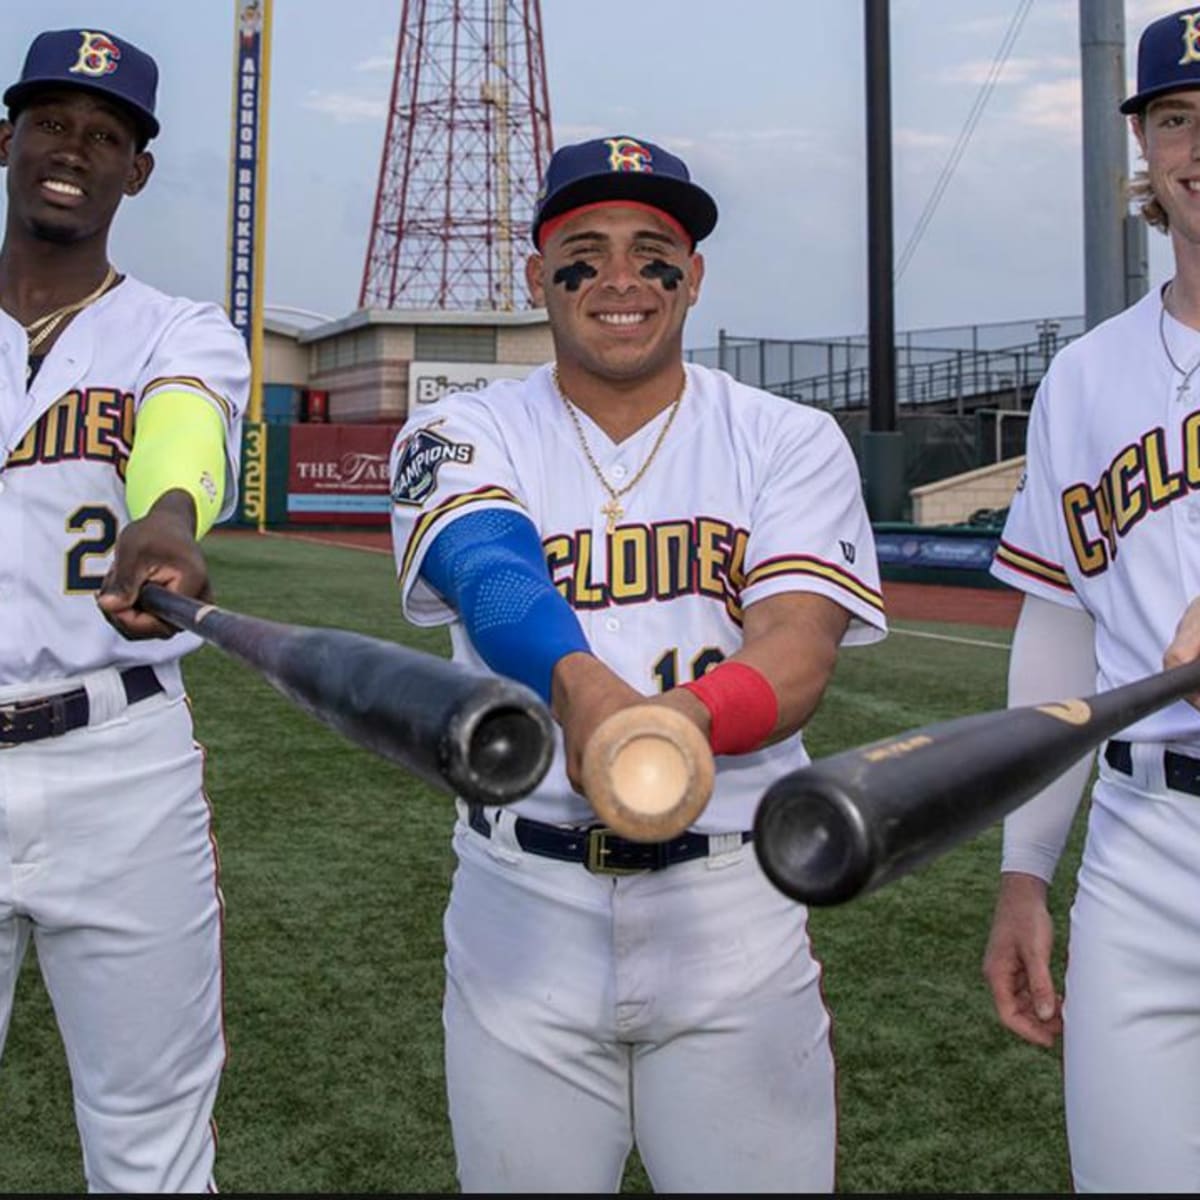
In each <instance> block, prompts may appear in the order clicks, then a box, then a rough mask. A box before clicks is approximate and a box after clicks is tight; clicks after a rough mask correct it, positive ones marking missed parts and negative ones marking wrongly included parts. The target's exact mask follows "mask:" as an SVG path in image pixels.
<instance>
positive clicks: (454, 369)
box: [408, 362, 536, 412]
mask: <svg viewBox="0 0 1200 1200" xmlns="http://www.w3.org/2000/svg"><path fill="white" fill-rule="evenodd" d="M534 370H536V365H535V364H533V363H464V362H412V363H409V364H408V411H409V412H414V411H415V410H416V409H417V408H419V407H420V406H421V405H423V404H436V403H437V401H439V400H440V399H441V398H442V397H443V396H444V395H446V393H447V392H477V391H478V390H479V389H480V388H484V387H487V385H488V384H489V383H492V382H494V381H495V380H497V379H524V378H525V376H526V375H528V374H529V373H530V372H531V371H534Z"/></svg>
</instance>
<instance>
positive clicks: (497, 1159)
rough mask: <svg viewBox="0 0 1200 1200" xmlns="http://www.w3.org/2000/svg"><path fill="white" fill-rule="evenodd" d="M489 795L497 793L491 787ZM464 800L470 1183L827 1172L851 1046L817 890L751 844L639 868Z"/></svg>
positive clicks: (730, 1184)
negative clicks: (839, 1021)
mask: <svg viewBox="0 0 1200 1200" xmlns="http://www.w3.org/2000/svg"><path fill="white" fill-rule="evenodd" d="M488 811H489V813H492V814H493V815H494V814H495V813H496V810H494V809H489V810H488ZM512 821H513V816H512V814H511V813H510V812H508V811H503V810H502V811H500V813H499V818H498V825H494V826H493V830H492V836H491V838H486V837H484V836H482V835H481V834H479V833H477V832H475V831H474V830H471V829H469V828H468V827H467V826H465V825H464V824H463V823H462V822H461V821H460V822H459V824H458V825H457V827H456V830H455V837H454V846H455V850H456V852H457V854H458V859H459V864H458V868H457V870H456V872H455V876H454V882H453V886H452V890H451V897H450V903H449V906H448V909H447V913H446V919H445V932H446V946H447V952H446V970H447V987H446V997H445V1006H444V1014H443V1015H444V1023H445V1035H446V1076H447V1086H448V1092H449V1104H450V1117H451V1124H452V1129H453V1136H454V1146H455V1152H456V1156H457V1161H458V1174H459V1181H460V1184H461V1186H462V1188H463V1190H464V1191H468V1192H473V1191H493V1192H615V1191H617V1190H618V1189H619V1186H620V1182H621V1178H622V1173H623V1168H624V1165H625V1161H626V1158H627V1156H628V1154H629V1152H630V1148H631V1146H632V1145H633V1143H634V1141H635V1140H636V1143H637V1147H638V1151H639V1154H640V1155H641V1158H642V1161H643V1164H644V1165H645V1167H646V1170H647V1173H648V1174H649V1176H650V1178H651V1180H652V1181H653V1185H654V1188H655V1190H656V1191H660V1192H677V1193H686V1192H735V1193H736V1192H757V1191H762V1192H769V1191H781V1192H800V1191H808V1192H829V1191H831V1190H832V1188H833V1182H834V1159H835V1142H836V1120H835V1090H834V1063H833V1055H832V1052H831V1049H830V1041H829V1016H828V1013H827V1011H826V1008H825V1005H824V1002H823V999H822V996H821V991H820V968H819V966H818V964H817V963H816V962H815V961H814V959H813V958H812V956H811V953H810V950H809V943H808V937H807V933H806V927H805V910H804V909H803V908H802V907H801V906H799V905H796V904H794V903H792V902H791V901H790V900H788V899H786V898H785V897H784V896H783V895H781V894H780V893H779V892H778V891H777V890H776V889H775V888H773V887H772V886H771V884H770V883H769V882H768V881H767V879H766V878H765V876H764V875H763V874H762V871H761V869H760V867H759V865H758V861H757V859H756V857H755V855H754V849H753V846H751V845H744V846H741V847H738V848H736V849H734V850H732V851H731V852H728V853H723V854H719V855H716V856H713V857H710V858H705V859H697V860H694V861H691V862H684V863H679V864H676V865H674V866H671V867H668V868H666V869H664V870H661V871H655V872H649V873H641V874H636V875H621V876H613V875H596V874H591V873H589V871H588V870H587V869H586V868H585V867H584V866H583V865H582V864H578V863H564V862H558V861H555V860H553V859H547V858H544V857H539V856H535V855H532V854H528V853H525V852H524V851H522V850H521V849H520V848H519V846H518V845H517V843H516V841H515V838H514V837H513V834H512V832H511V826H512Z"/></svg>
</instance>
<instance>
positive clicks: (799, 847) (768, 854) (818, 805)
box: [754, 768, 877, 905]
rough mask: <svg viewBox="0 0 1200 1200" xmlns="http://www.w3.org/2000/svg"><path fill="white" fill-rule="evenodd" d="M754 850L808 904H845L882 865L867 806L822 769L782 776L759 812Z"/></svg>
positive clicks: (766, 869) (787, 891)
mask: <svg viewBox="0 0 1200 1200" xmlns="http://www.w3.org/2000/svg"><path fill="white" fill-rule="evenodd" d="M754 849H755V853H756V854H757V856H758V861H759V863H760V865H761V866H762V869H763V873H764V874H765V875H766V876H767V878H768V879H769V880H770V881H771V882H772V883H773V884H774V885H775V887H776V888H778V889H779V891H781V892H782V893H783V894H784V895H785V896H789V897H790V898H791V899H793V900H798V901H800V902H801V903H802V904H812V905H830V904H841V903H843V902H844V901H846V900H849V899H851V898H852V897H854V896H856V895H857V894H858V893H859V892H861V891H862V890H863V889H864V888H865V887H867V885H868V884H869V883H870V880H871V875H872V873H873V871H874V869H875V866H876V857H877V856H876V853H875V848H874V847H873V846H872V844H871V831H870V828H869V826H868V824H867V821H866V819H865V817H864V814H863V811H862V809H861V808H860V807H859V806H858V805H857V804H856V803H855V801H854V798H853V796H851V795H850V794H849V793H848V792H847V791H846V790H845V789H844V788H843V787H841V786H839V784H838V783H837V782H836V781H830V780H825V779H822V778H821V777H820V776H819V775H818V774H817V773H816V768H810V769H808V772H807V773H806V774H805V775H803V776H801V775H800V773H799V772H797V773H795V774H794V775H787V776H784V777H783V778H781V779H777V780H776V781H775V782H774V783H773V784H772V785H771V786H770V787H769V788H768V789H767V790H766V792H764V793H763V798H762V800H761V801H760V803H759V805H758V809H757V811H756V813H755V816H754Z"/></svg>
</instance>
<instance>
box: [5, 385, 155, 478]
mask: <svg viewBox="0 0 1200 1200" xmlns="http://www.w3.org/2000/svg"><path fill="white" fill-rule="evenodd" d="M133 427H134V411H133V394H132V393H131V392H120V391H117V390H115V389H114V388H87V389H85V390H83V391H79V390H76V391H70V392H67V393H66V394H65V395H63V396H62V397H61V398H60V399H59V400H58V401H57V402H56V403H54V404H53V405H51V406H50V408H48V409H47V410H46V411H45V412H44V413H43V414H42V415H41V416H40V417H39V418H38V420H37V423H36V424H35V425H33V426H32V427H31V428H30V429H29V430H28V431H27V432H26V434H25V436H24V437H23V438H22V439H21V440H20V442H18V443H17V445H16V446H14V447H13V450H12V453H10V454H9V456H8V461H7V462H6V463H5V466H6V467H29V466H33V465H35V464H37V463H59V462H69V461H73V460H78V459H85V460H90V461H92V462H107V463H112V464H113V466H114V468H115V469H116V472H117V474H118V475H119V476H120V477H121V478H122V479H124V478H125V464H126V462H127V460H128V458H129V451H130V448H131V447H132V445H133Z"/></svg>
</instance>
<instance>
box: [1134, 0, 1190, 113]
mask: <svg viewBox="0 0 1200 1200" xmlns="http://www.w3.org/2000/svg"><path fill="white" fill-rule="evenodd" d="M1181 88H1200V8H1185V9H1182V10H1180V11H1179V12H1175V13H1172V14H1171V15H1170V16H1168V17H1159V18H1158V20H1157V21H1151V22H1150V24H1149V25H1147V26H1146V28H1145V29H1143V30H1142V36H1141V37H1140V38H1139V39H1138V54H1137V91H1136V92H1134V94H1133V95H1132V96H1130V97H1129V98H1128V99H1127V100H1124V101H1122V103H1121V111H1122V112H1123V113H1125V114H1127V115H1128V114H1129V113H1137V112H1141V111H1142V109H1144V108H1145V107H1146V105H1147V104H1149V103H1150V101H1151V100H1153V99H1154V98H1155V97H1156V96H1165V95H1166V94H1167V93H1168V92H1177V91H1179V90H1180V89H1181Z"/></svg>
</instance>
